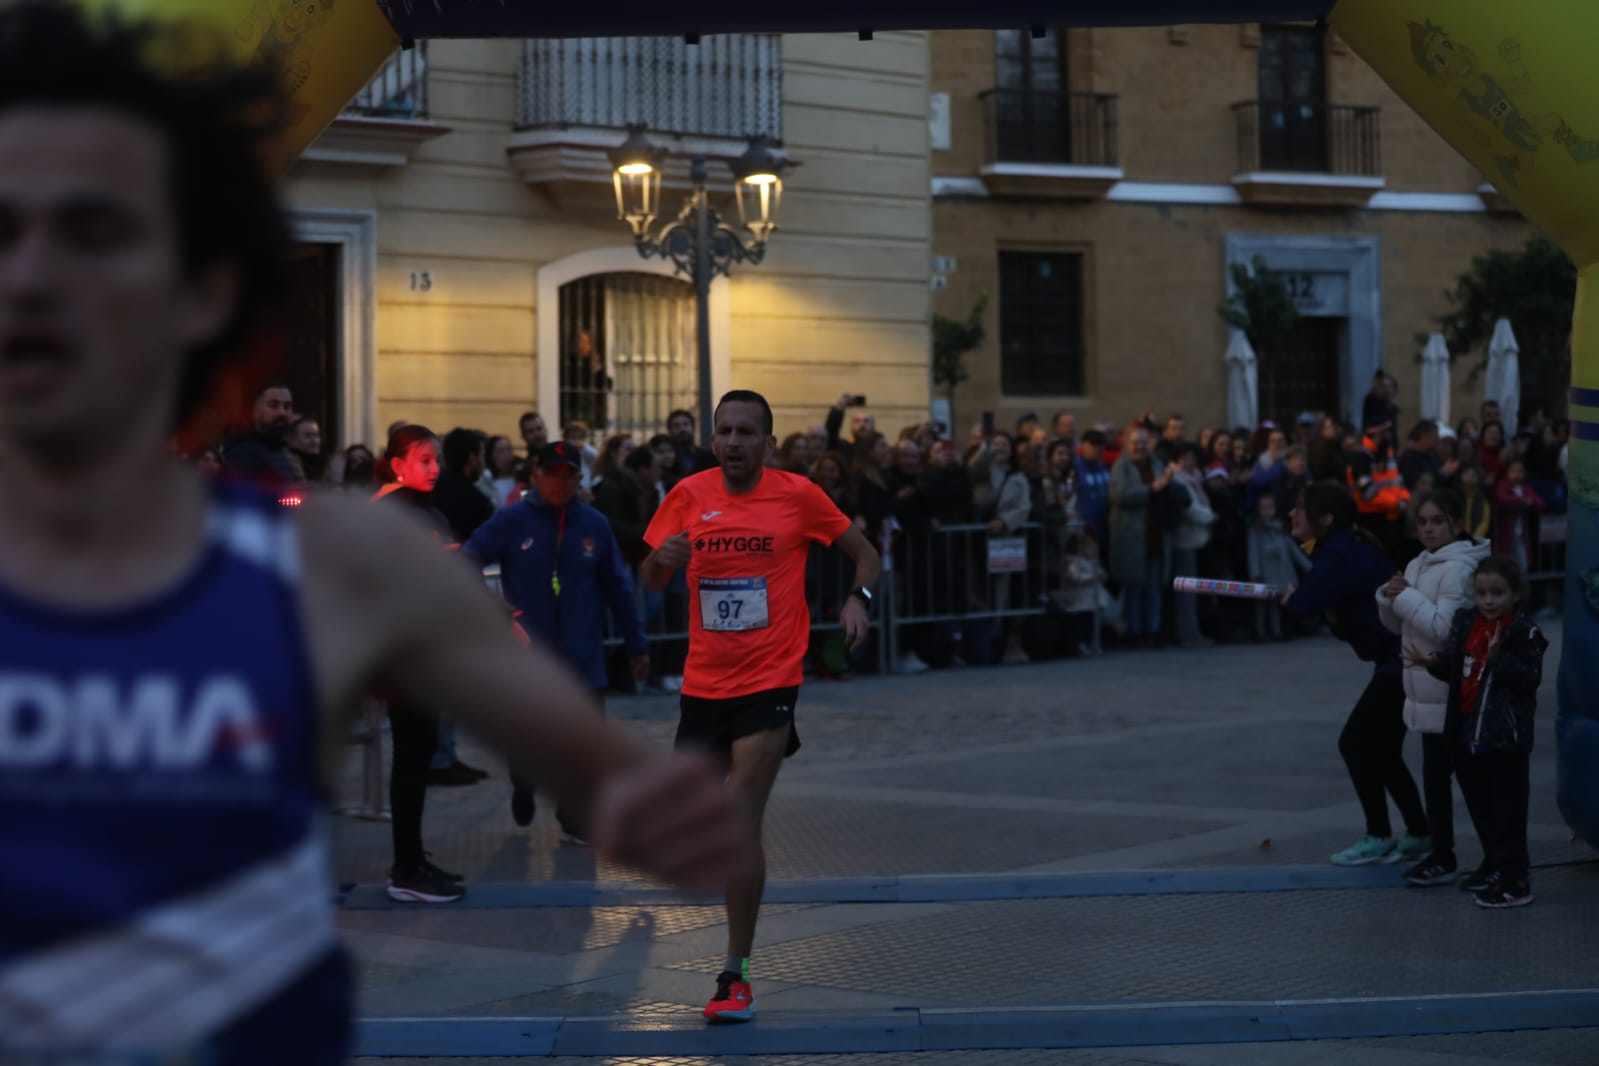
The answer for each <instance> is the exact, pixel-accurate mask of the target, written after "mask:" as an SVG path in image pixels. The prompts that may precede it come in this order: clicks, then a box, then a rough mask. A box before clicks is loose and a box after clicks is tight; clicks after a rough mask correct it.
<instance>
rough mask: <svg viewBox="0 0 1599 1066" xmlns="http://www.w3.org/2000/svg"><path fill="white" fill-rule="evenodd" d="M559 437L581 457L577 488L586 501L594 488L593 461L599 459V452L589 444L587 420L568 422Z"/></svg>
mask: <svg viewBox="0 0 1599 1066" xmlns="http://www.w3.org/2000/svg"><path fill="white" fill-rule="evenodd" d="M561 439H562V440H564V441H566V443H567V444H569V445H571V446H572V447H574V448H576V449H577V450H578V454H580V455H581V456H582V457H583V467H582V469H581V470H580V471H579V474H578V489H579V491H580V493H581V494H582V498H583V500H584V502H588V501H589V499H590V496H591V494H592V492H593V490H594V482H595V477H594V463H595V461H596V460H598V459H599V457H600V453H599V451H598V450H597V449H596V448H594V447H593V446H592V445H590V444H589V427H588V423H587V422H568V423H567V424H566V428H565V429H564V430H562V432H561Z"/></svg>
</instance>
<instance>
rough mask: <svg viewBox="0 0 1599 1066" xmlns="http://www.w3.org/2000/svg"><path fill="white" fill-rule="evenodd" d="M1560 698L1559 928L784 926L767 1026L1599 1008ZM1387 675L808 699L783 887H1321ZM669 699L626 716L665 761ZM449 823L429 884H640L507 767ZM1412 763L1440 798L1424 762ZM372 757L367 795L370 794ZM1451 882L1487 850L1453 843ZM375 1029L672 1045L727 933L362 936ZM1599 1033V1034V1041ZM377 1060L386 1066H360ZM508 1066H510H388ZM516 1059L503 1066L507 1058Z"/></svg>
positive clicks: (1323, 898) (870, 913)
mask: <svg viewBox="0 0 1599 1066" xmlns="http://www.w3.org/2000/svg"><path fill="white" fill-rule="evenodd" d="M1548 628H1549V629H1550V631H1551V637H1552V639H1553V640H1554V642H1555V646H1554V647H1553V648H1551V650H1550V653H1549V658H1548V660H1547V661H1548V664H1549V666H1550V669H1549V670H1548V671H1547V673H1548V674H1549V678H1548V680H1546V682H1545V685H1544V688H1543V690H1542V692H1541V693H1540V700H1541V703H1540V721H1539V726H1538V729H1539V737H1538V750H1537V752H1536V753H1535V755H1534V762H1533V792H1532V816H1531V840H1532V845H1533V860H1534V863H1535V864H1536V865H1538V866H1540V867H1541V868H1540V869H1539V870H1537V871H1536V872H1535V886H1536V889H1537V892H1538V897H1539V899H1538V902H1537V904H1536V905H1534V906H1533V907H1531V908H1529V909H1527V910H1524V911H1519V912H1512V913H1508V914H1495V913H1488V912H1482V911H1479V910H1478V909H1477V908H1474V907H1472V906H1471V905H1470V901H1469V900H1468V899H1467V898H1466V897H1465V896H1464V895H1462V894H1461V893H1459V892H1456V891H1453V890H1452V889H1435V890H1432V891H1430V892H1428V891H1423V890H1415V889H1405V888H1403V887H1402V886H1399V885H1398V883H1397V881H1398V870H1397V869H1395V872H1394V877H1395V882H1396V884H1395V887H1394V888H1393V889H1383V888H1376V889H1362V890H1347V891H1333V892H1310V891H1301V892H1267V893H1260V892H1251V893H1215V894H1198V895H1175V894H1167V895H1141V896H1115V897H1095V898H1079V899H1043V900H1017V901H1011V902H980V903H979V902H961V903H942V902H939V903H891V904H888V903H822V904H805V905H782V906H771V907H768V908H766V909H765V910H764V912H763V916H762V925H761V930H760V933H759V936H758V947H757V950H756V953H755V956H754V960H753V966H754V979H755V982H756V988H757V991H758V993H759V997H760V1001H761V1006H762V1009H763V1011H766V1012H768V1013H770V1012H774V1011H807V1010H809V1011H837V1010H844V1009H855V1010H871V1009H886V1008H893V1007H905V1006H917V1007H961V1006H969V1007H978V1006H985V1005H1016V1006H1023V1005H1028V1004H1036V1005H1049V1004H1062V1003H1082V1002H1091V1001H1100V1000H1105V1001H1151V1000H1159V1001H1165V1000H1174V999H1185V998H1186V999H1251V998H1274V999H1295V998H1301V997H1325V996H1339V997H1342V996H1372V995H1405V996H1410V995H1428V994H1442V993H1453V992H1499V991H1512V990H1535V989H1559V988H1586V987H1592V986H1593V985H1594V983H1595V982H1594V981H1593V974H1594V969H1593V963H1592V960H1593V959H1594V958H1595V956H1596V955H1599V907H1596V906H1594V901H1595V897H1596V896H1599V863H1596V862H1595V861H1594V860H1595V859H1596V856H1595V855H1594V854H1593V852H1591V851H1587V850H1585V849H1582V848H1579V847H1577V846H1575V845H1573V844H1572V843H1571V842H1570V840H1569V833H1568V832H1567V831H1566V830H1565V829H1564V827H1563V826H1562V825H1561V824H1560V819H1559V816H1558V814H1557V812H1556V809H1555V804H1554V796H1553V789H1554V769H1553V748H1554V741H1553V717H1554V714H1553V702H1554V696H1553V664H1554V663H1555V662H1557V661H1558V653H1559V636H1560V630H1559V626H1558V624H1555V625H1552V626H1550V627H1548ZM1365 679H1366V671H1365V669H1364V668H1363V667H1362V666H1361V664H1359V663H1357V662H1356V661H1355V660H1354V659H1353V657H1352V656H1351V655H1350V653H1349V652H1348V650H1347V649H1345V648H1344V647H1342V646H1341V645H1338V644H1337V643H1335V642H1333V641H1331V640H1328V639H1311V640H1303V641H1296V642H1294V643H1291V644H1288V645H1275V646H1264V647H1262V646H1242V647H1227V648H1213V649H1206V650H1197V651H1169V652H1162V653H1125V654H1109V655H1106V656H1104V657H1102V658H1099V659H1093V660H1080V661H1071V662H1059V663H1049V664H1039V665H1033V666H1024V667H1011V668H991V669H981V670H965V671H960V672H943V673H937V674H930V675H924V676H921V677H914V678H863V679H861V680H857V681H854V682H850V683H843V684H812V685H808V686H807V687H806V688H805V690H804V692H803V694H802V696H801V700H800V704H799V726H800V733H801V736H802V737H803V739H804V742H805V747H804V750H803V751H802V752H801V753H800V754H799V755H798V756H797V757H796V758H795V759H794V760H792V762H791V763H790V764H789V765H788V766H787V767H786V768H785V770H784V774H783V777H782V779H781V780H780V781H779V784H778V790H777V795H776V797H775V798H774V800H773V803H772V807H771V811H770V814H769V828H768V832H767V844H768V852H769V855H770V859H769V863H770V875H771V877H773V878H774V879H803V878H831V877H864V876H892V875H908V874H963V873H970V874H998V873H1004V872H1022V871H1038V872H1047V871H1053V872H1074V871H1114V870H1141V869H1145V870H1152V869H1167V870H1184V869H1195V870H1205V869H1211V868H1252V869H1256V870H1259V871H1260V872H1261V873H1262V874H1263V875H1264V876H1270V871H1271V869H1272V868H1274V867H1288V866H1297V865H1323V866H1324V865H1325V861H1326V856H1327V854H1328V853H1330V852H1331V851H1334V850H1336V849H1337V848H1339V847H1342V846H1343V845H1344V844H1347V843H1348V842H1349V841H1350V840H1352V839H1354V838H1355V837H1356V836H1358V835H1359V832H1360V828H1361V823H1360V817H1359V808H1358V806H1357V805H1356V804H1355V802H1354V797H1353V795H1352V793H1351V790H1350V788H1349V784H1348V780H1347V777H1346V776H1345V773H1344V770H1343V767H1342V764H1341V762H1340V761H1339V758H1338V754H1337V748H1336V740H1337V734H1338V730H1339V728H1340V727H1341V725H1342V722H1343V719H1344V716H1345V715H1346V714H1347V712H1348V708H1349V706H1350V705H1351V704H1352V703H1353V702H1354V700H1355V698H1356V696H1357V695H1358V694H1359V692H1360V689H1361V688H1362V686H1363V684H1364V682H1365ZM675 711H676V708H675V701H673V700H671V699H668V698H663V697H637V698H627V699H618V700H616V701H614V702H613V704H612V706H611V709H610V713H611V715H612V716H613V717H614V718H616V719H617V720H619V721H621V722H623V723H624V724H625V725H626V726H627V727H628V728H629V729H631V730H633V731H634V732H636V733H637V734H638V735H639V736H640V737H642V738H643V739H644V740H645V741H646V742H648V743H656V744H666V743H669V742H670V737H671V732H672V729H673V726H674V724H675ZM463 752H464V753H465V754H466V756H467V758H468V760H469V761H472V762H475V763H477V764H479V765H483V766H485V767H486V768H488V769H490V770H491V771H492V772H494V774H495V777H494V779H492V780H491V781H489V782H487V783H485V784H482V785H478V786H474V787H469V788H455V789H435V790H433V791H432V792H431V793H430V794H429V799H428V804H429V807H428V814H427V822H426V831H425V837H426V840H427V843H428V846H429V847H430V848H431V849H433V853H434V855H433V857H434V860H435V861H436V862H438V863H439V865H441V866H444V867H445V868H447V869H454V870H459V871H461V872H462V873H464V874H466V875H467V877H468V878H469V880H470V881H476V882H480V883H487V882H541V881H549V880H562V881H583V880H590V879H599V880H604V881H637V880H638V878H637V877H635V875H633V874H632V873H630V872H629V871H626V870H623V869H619V868H615V867H612V866H611V865H609V864H606V863H597V862H596V861H595V859H594V857H593V856H592V854H590V853H589V852H587V851H586V850H584V849H581V848H574V847H571V846H565V847H563V846H561V845H560V844H559V843H558V841H557V839H556V832H555V828H554V825H553V823H552V821H551V819H550V812H549V811H547V810H546V809H545V806H544V805H543V804H542V803H541V806H540V811H539V816H538V820H537V821H536V822H535V825H534V826H533V827H532V829H530V830H521V829H517V828H516V827H515V826H514V825H512V823H511V821H510V818H509V815H508V813H507V810H506V799H507V795H508V790H507V786H506V784H505V780H504V773H503V768H502V767H501V766H500V765H499V764H498V763H497V762H495V761H494V760H493V759H492V758H491V757H489V756H487V755H485V754H483V753H482V751H481V750H480V749H478V748H477V747H476V746H475V745H473V744H472V743H471V741H470V740H469V739H463ZM1407 756H1408V758H1409V760H1410V763H1411V766H1412V769H1413V770H1414V771H1415V772H1416V773H1417V775H1418V777H1419V773H1420V752H1419V743H1418V741H1417V740H1416V739H1415V738H1411V739H1410V740H1409V741H1408V747H1407ZM358 773H359V770H358V760H357V759H356V757H355V753H354V752H352V753H351V758H350V762H349V767H348V772H347V775H346V790H347V792H348V793H349V797H348V798H353V797H354V795H355V794H356V793H357V792H358ZM1457 828H1458V831H1459V832H1460V833H1461V837H1462V839H1461V842H1460V850H1461V859H1462V861H1463V862H1464V863H1475V861H1476V859H1477V852H1476V842H1475V841H1474V840H1473V839H1471V837H1470V822H1469V821H1468V820H1467V819H1466V817H1465V815H1464V811H1463V810H1460V811H1459V812H1458V814H1457ZM335 838H336V862H337V868H338V873H339V877H340V879H341V880H342V881H345V882H363V883H369V882H374V881H379V880H381V877H382V875H383V871H384V869H385V868H386V866H387V864H388V846H389V845H388V827H387V826H386V825H383V824H380V823H373V822H364V821H359V820H356V819H352V818H340V819H339V820H338V821H337V823H336V828H335ZM340 923H341V925H342V926H343V928H344V930H345V932H346V936H347V938H348V941H349V943H350V944H351V946H352V948H353V949H354V951H355V954H356V957H357V959H358V962H359V965H360V972H361V982H362V1003H361V1013H362V1014H363V1015H366V1016H374V1017H378V1016H398V1015H448V1014H467V1015H501V1016H504V1015H583V1014H586V1015H594V1014H602V1015H605V1014H613V1013H618V1012H623V1013H628V1014H633V1015H638V1016H644V1017H651V1016H672V1017H680V1016H681V1015H682V1014H683V1013H685V1012H687V1011H689V1010H691V1009H696V1008H697V1007H698V1006H700V1005H702V1004H703V1002H704V1000H705V998H706V996H707V994H708V993H709V991H710V986H711V980H710V978H711V976H712V975H713V974H714V972H715V971H716V970H717V969H719V968H720V960H721V955H722V953H723V951H724V950H725V945H724V943H723V938H724V936H725V929H724V926H723V924H722V915H721V912H720V909H719V908H716V907H702V906H677V905H673V906H664V905H663V906H608V907H594V908H528V909H519V910H518V909H504V910H490V909H477V910H473V909H460V908H454V909H452V908H449V907H439V908H429V909H426V910H420V909H414V908H413V909H395V910H371V911H356V910H350V911H345V912H342V913H341V915H340ZM1595 1021H1596V1022H1599V1018H1596V1019H1595ZM1596 1047H1599V1029H1596V1030H1586V1031H1585V1030H1570V1029H1568V1030H1549V1031H1532V1032H1521V1033H1489V1034H1479V1035H1450V1036H1424V1037H1398V1038H1388V1039H1374V1040H1358V1041H1299V1042H1294V1043H1277V1044H1271V1043H1261V1044H1240V1045H1197V1044H1196V1045H1192V1046H1180V1047H1137V1048H1107V1049H1089V1050H1040V1051H989V1052H958V1053H957V1052H922V1053H915V1054H912V1053H894V1054H860V1055H850V1056H831V1055H809V1056H792V1055H783V1056H772V1055H768V1056H745V1057H739V1056H732V1057H717V1058H629V1059H598V1058H593V1059H567V1058H562V1059H555V1060H547V1061H557V1062H573V1063H576V1062H587V1063H601V1062H605V1063H612V1064H617V1066H620V1064H624V1063H625V1064H638V1066H689V1064H693V1066H699V1064H702V1063H703V1064H710V1063H728V1064H748V1066H800V1064H803V1066H812V1064H827V1066H878V1064H882V1066H890V1064H892V1066H901V1064H911V1066H946V1064H948V1066H953V1064H955V1063H957V1062H958V1063H961V1064H963V1066H964V1064H970V1066H989V1064H994V1066H998V1064H1002V1063H1003V1064H1006V1066H1011V1064H1014V1066H1031V1064H1038V1066H1046V1064H1048V1066H1054V1064H1061V1066H1067V1064H1071V1066H1078V1064H1083V1066H1087V1064H1094V1066H1100V1064H1103V1066H1121V1064H1137V1063H1160V1064H1170V1066H1208V1064H1217V1066H1221V1064H1229V1066H1231V1064H1238V1066H1254V1064H1267V1063H1286V1064H1300V1063H1305V1064H1310V1063H1316V1064H1320V1063H1344V1062H1348V1063H1362V1064H1364V1063H1371V1064H1374V1066H1389V1064H1393V1066H1399V1064H1407V1066H1442V1064H1445V1063H1459V1064H1463V1066H1464V1064H1470V1063H1523V1062H1526V1063H1532V1062H1538V1063H1554V1064H1572V1066H1577V1064H1582V1066H1592V1064H1594V1063H1599V1052H1595V1051H1594V1048H1596ZM364 1061H370V1062H373V1063H376V1062H378V1061H380V1060H376V1059H373V1060H364ZM381 1061H386V1062H391V1063H401V1062H418V1063H420V1062H422V1061H427V1062H430V1063H440V1064H442V1063H453V1062H457V1061H460V1062H463V1063H465V1062H473V1063H490V1062H496V1061H501V1060H496V1059H486V1058H476V1059H460V1060H456V1059H428V1060H404V1059H387V1060H381ZM507 1061H508V1060H507Z"/></svg>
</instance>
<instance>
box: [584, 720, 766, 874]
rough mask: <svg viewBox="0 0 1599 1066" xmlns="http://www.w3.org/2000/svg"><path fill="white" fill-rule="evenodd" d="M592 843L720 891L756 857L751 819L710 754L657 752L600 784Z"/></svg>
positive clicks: (643, 866) (647, 868)
mask: <svg viewBox="0 0 1599 1066" xmlns="http://www.w3.org/2000/svg"><path fill="white" fill-rule="evenodd" d="M589 827H590V832H591V836H590V839H591V841H592V843H593V844H594V849H595V851H597V852H598V853H599V854H601V855H603V856H605V857H606V858H608V859H614V860H616V861H618V862H625V863H627V864H628V865H630V866H635V867H637V868H638V869H640V870H642V871H644V872H645V873H648V874H652V875H654V876H655V877H659V878H661V879H662V880H664V881H668V882H670V883H672V884H676V885H680V886H682V887H683V888H686V889H689V890H691V891H697V892H710V891H714V890H716V889H720V888H722V887H723V886H725V885H726V884H727V882H728V881H729V879H731V878H732V877H733V876H735V875H736V874H738V873H740V872H742V871H744V870H746V869H748V868H749V867H750V865H751V863H752V862H753V860H754V857H755V838H754V834H753V833H752V832H751V829H750V820H749V818H748V816H747V814H746V813H745V812H744V810H743V809H742V808H741V807H740V806H739V805H738V804H737V802H736V801H735V799H734V797H733V793H732V790H731V789H729V788H728V787H727V783H726V782H725V781H724V780H723V779H722V775H721V773H720V771H719V770H718V769H717V767H716V765H715V764H714V763H713V762H712V761H711V760H710V759H709V758H707V757H706V756H703V755H699V754H692V753H685V752H672V753H670V754H661V755H656V756H652V757H650V758H648V759H646V760H644V761H643V762H640V763H639V764H638V765H636V766H634V767H632V768H631V769H629V770H626V771H623V772H621V773H618V774H615V775H613V776H612V777H611V778H610V779H608V780H607V781H606V782H605V783H604V784H603V785H601V787H600V790H599V793H598V795H597V796H596V797H595V800H594V811H593V815H592V817H591V819H590V821H589Z"/></svg>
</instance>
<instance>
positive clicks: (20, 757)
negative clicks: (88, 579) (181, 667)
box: [0, 674, 272, 773]
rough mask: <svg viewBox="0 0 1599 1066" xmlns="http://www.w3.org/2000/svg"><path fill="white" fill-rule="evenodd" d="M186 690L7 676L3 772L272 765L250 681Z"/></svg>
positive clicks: (97, 678) (259, 768) (148, 679)
mask: <svg viewBox="0 0 1599 1066" xmlns="http://www.w3.org/2000/svg"><path fill="white" fill-rule="evenodd" d="M184 691H185V690H184V686H183V685H182V684H181V683H180V682H179V681H178V679H177V678H176V677H174V676H171V675H168V674H149V675H145V676H142V677H137V678H135V679H133V680H132V681H131V682H127V683H119V682H118V681H116V680H115V679H113V678H110V677H106V676H103V675H86V676H84V677H79V678H76V679H72V680H66V681H63V680H62V679H60V678H57V677H49V676H44V675H39V674H0V767H10V768H16V769H21V768H28V767H45V766H50V765H53V764H56V763H59V762H67V763H69V764H71V765H72V766H75V767H77V768H78V769H84V770H89V769H109V770H131V769H146V768H153V769H161V770H194V769H199V768H201V767H204V766H206V765H207V764H209V763H210V762H211V760H212V758H213V756H214V755H215V754H216V753H217V752H219V751H227V752H230V753H231V754H232V755H233V757H234V758H235V759H236V760H237V762H238V764H239V765H240V766H241V767H243V768H244V769H246V770H250V771H252V772H255V773H265V772H267V771H269V770H270V769H271V768H272V747H271V745H270V743H268V739H267V737H266V736H265V735H264V734H263V732H262V728H261V719H260V715H259V714H258V713H257V711H256V706H255V700H254V699H253V698H252V696H251V693H250V690H249V688H248V687H247V686H246V685H245V684H244V682H243V681H242V680H240V679H239V678H237V677H232V676H229V675H225V674H224V675H217V676H212V677H207V678H204V679H202V680H201V681H200V683H199V684H198V685H195V686H194V687H193V689H192V691H191V692H190V694H189V696H188V698H187V699H185V698H184Z"/></svg>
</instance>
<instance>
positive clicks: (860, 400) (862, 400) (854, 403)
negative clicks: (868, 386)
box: [844, 396, 866, 407]
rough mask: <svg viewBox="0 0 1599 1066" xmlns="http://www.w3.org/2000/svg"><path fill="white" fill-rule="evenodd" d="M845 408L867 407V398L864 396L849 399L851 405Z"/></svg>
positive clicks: (848, 404)
mask: <svg viewBox="0 0 1599 1066" xmlns="http://www.w3.org/2000/svg"><path fill="white" fill-rule="evenodd" d="M844 406H846V407H865V406H866V397H864V396H851V397H850V398H849V403H847V404H845V405H844Z"/></svg>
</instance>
